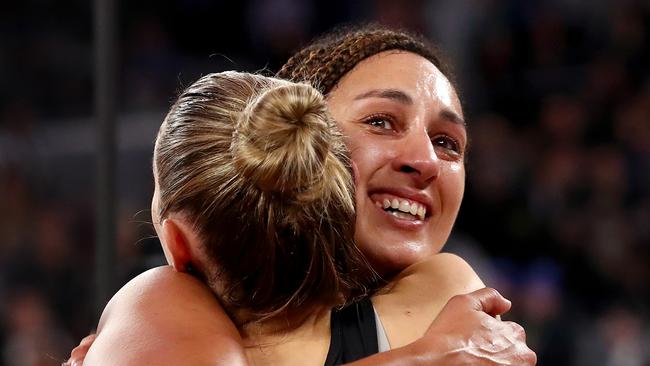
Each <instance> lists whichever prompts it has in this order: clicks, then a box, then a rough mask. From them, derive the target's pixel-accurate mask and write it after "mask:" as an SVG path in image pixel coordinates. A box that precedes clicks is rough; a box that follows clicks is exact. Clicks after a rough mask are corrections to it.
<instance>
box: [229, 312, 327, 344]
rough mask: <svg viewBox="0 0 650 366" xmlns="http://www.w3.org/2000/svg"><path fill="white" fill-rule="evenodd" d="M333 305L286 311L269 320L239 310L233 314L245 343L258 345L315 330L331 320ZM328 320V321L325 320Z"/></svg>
mask: <svg viewBox="0 0 650 366" xmlns="http://www.w3.org/2000/svg"><path fill="white" fill-rule="evenodd" d="M331 307H332V306H331V305H310V306H303V307H301V308H300V309H295V310H285V311H282V312H281V313H279V314H277V315H273V316H271V317H268V318H262V319H259V318H253V317H251V314H250V312H246V310H238V311H235V312H234V313H233V318H234V320H235V324H238V326H237V328H238V329H239V332H240V333H241V336H242V338H243V339H244V343H249V341H250V342H251V343H252V344H258V343H259V342H258V341H263V340H267V341H272V340H273V339H275V338H279V337H282V338H284V337H286V336H287V335H288V334H293V333H296V332H298V331H299V330H300V329H305V330H309V329H314V328H317V327H318V326H320V324H321V323H322V322H323V321H325V320H328V319H329V310H330V308H331ZM325 318H327V319H325Z"/></svg>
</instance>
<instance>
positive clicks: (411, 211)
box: [409, 203, 419, 215]
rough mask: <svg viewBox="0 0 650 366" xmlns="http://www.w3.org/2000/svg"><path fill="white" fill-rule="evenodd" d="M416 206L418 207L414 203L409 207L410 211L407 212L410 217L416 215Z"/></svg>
mask: <svg viewBox="0 0 650 366" xmlns="http://www.w3.org/2000/svg"><path fill="white" fill-rule="evenodd" d="M418 206H419V205H418V204H416V203H414V204H412V205H411V209H410V210H409V212H410V213H411V215H415V214H417V213H418Z"/></svg>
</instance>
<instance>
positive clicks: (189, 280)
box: [70, 267, 247, 365]
mask: <svg viewBox="0 0 650 366" xmlns="http://www.w3.org/2000/svg"><path fill="white" fill-rule="evenodd" d="M82 356H83V355H82ZM71 361H72V362H70V363H71V364H72V363H73V362H74V361H75V360H71ZM83 362H84V365H146V364H153V365H183V364H185V365H204V364H205V365H247V361H246V356H245V353H244V350H243V347H242V344H241V337H240V335H239V332H238V331H237V329H236V327H235V326H234V325H233V323H232V322H231V321H230V319H229V318H228V316H227V315H226V314H225V312H224V311H223V309H222V308H221V306H220V304H219V302H218V301H217V300H216V298H215V297H214V295H213V294H212V292H211V291H210V290H209V289H208V288H207V287H206V286H205V285H204V284H203V283H201V282H200V281H198V280H197V279H195V278H194V277H192V276H190V275H187V274H184V273H179V272H176V271H175V270H174V269H173V268H171V267H158V268H154V269H151V270H149V271H147V272H144V273H142V274H140V275H139V276H137V277H136V278H134V279H133V280H131V281H130V282H129V283H127V284H126V285H125V286H124V287H123V288H122V289H120V291H118V293H117V294H115V296H114V297H113V298H112V299H111V301H110V302H109V303H108V305H107V306H106V309H105V310H104V313H103V314H102V318H101V320H100V323H99V327H98V332H97V336H96V338H95V339H94V341H93V343H92V345H91V346H90V349H89V350H88V353H87V354H86V355H85V359H84V360H83Z"/></svg>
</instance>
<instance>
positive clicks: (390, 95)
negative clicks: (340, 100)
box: [354, 89, 467, 127]
mask: <svg viewBox="0 0 650 366" xmlns="http://www.w3.org/2000/svg"><path fill="white" fill-rule="evenodd" d="M367 98H386V99H392V100H394V101H397V102H399V103H402V104H413V99H412V98H411V97H410V96H409V95H408V94H406V93H404V92H403V91H401V90H399V89H375V90H371V91H368V92H365V93H363V94H359V95H357V96H356V97H355V98H354V100H360V99H367ZM439 116H440V118H442V119H444V120H446V121H449V122H452V123H454V124H458V125H461V126H464V127H467V123H466V122H465V120H464V119H463V118H462V117H461V116H459V115H458V114H457V113H456V112H454V111H452V110H449V109H447V108H445V109H443V110H441V111H440V113H439Z"/></svg>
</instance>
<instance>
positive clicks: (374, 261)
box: [363, 239, 441, 279]
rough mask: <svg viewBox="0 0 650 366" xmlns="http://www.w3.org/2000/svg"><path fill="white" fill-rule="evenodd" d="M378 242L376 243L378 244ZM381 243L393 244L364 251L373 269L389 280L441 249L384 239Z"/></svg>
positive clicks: (416, 243) (419, 243) (418, 243)
mask: <svg viewBox="0 0 650 366" xmlns="http://www.w3.org/2000/svg"><path fill="white" fill-rule="evenodd" d="M379 242H380V241H376V242H375V244H378V243H379ZM381 242H383V243H393V244H392V245H384V246H381V247H375V248H372V249H371V250H364V251H363V252H364V253H367V256H368V260H369V261H370V264H371V265H372V266H373V269H374V270H375V271H377V273H379V275H381V276H382V277H383V278H384V279H390V278H391V277H393V276H395V275H396V274H398V273H400V272H401V271H403V270H404V269H406V268H408V267H409V266H411V265H413V264H415V263H418V262H420V261H422V260H424V259H426V258H428V257H429V256H431V255H433V254H435V253H437V252H439V251H440V249H441V248H438V247H436V248H434V247H433V246H430V245H423V244H422V242H408V241H407V242H404V241H401V242H400V241H397V240H392V241H391V240H390V239H385V241H381Z"/></svg>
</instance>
